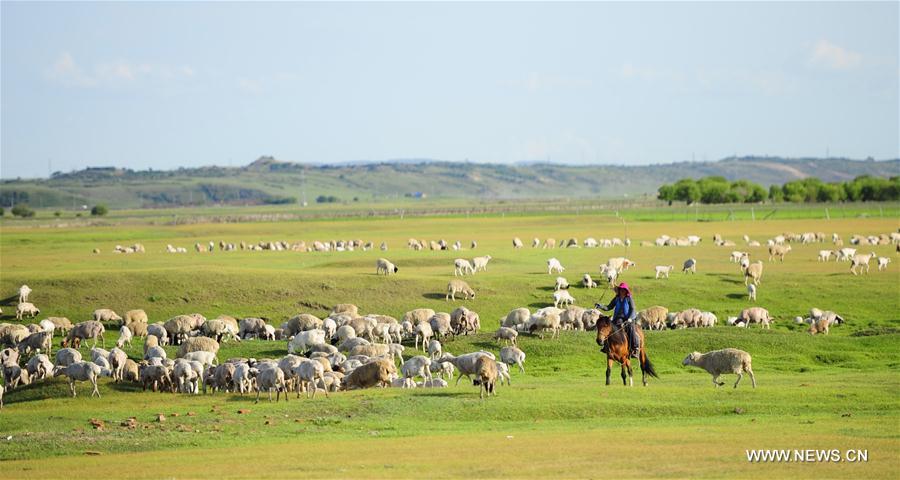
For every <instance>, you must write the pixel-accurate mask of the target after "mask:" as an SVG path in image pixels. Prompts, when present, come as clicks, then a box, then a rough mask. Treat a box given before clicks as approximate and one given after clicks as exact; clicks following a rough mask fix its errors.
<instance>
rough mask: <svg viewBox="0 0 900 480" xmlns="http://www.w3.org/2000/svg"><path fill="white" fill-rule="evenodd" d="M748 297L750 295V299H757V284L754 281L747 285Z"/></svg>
mask: <svg viewBox="0 0 900 480" xmlns="http://www.w3.org/2000/svg"><path fill="white" fill-rule="evenodd" d="M747 297H748V300H751V301H754V302H755V301H756V285H754V284H752V283H751V284H750V285H747Z"/></svg>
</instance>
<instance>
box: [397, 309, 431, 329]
mask: <svg viewBox="0 0 900 480" xmlns="http://www.w3.org/2000/svg"><path fill="white" fill-rule="evenodd" d="M433 315H434V310H432V309H430V308H417V309H415V310H410V311H408V312H406V313H404V314H403V321H405V322H409V323H411V324H413V325H418V324H419V323H421V322H427V321H428V319H429V318H431V317H432V316H433Z"/></svg>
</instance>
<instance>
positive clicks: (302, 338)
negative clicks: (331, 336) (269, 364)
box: [288, 329, 326, 353]
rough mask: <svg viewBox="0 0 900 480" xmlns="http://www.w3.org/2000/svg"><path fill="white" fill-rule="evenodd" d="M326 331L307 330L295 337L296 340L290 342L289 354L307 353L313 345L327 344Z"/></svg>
mask: <svg viewBox="0 0 900 480" xmlns="http://www.w3.org/2000/svg"><path fill="white" fill-rule="evenodd" d="M325 338H326V337H325V331H324V330H318V329H316V330H306V331H304V332H299V333H297V334H296V335H294V338H292V339H291V341H290V342H288V353H305V352H306V351H308V350H309V349H310V347H312V346H313V345H322V344H324V343H325Z"/></svg>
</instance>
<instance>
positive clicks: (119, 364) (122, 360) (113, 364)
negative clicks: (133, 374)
mask: <svg viewBox="0 0 900 480" xmlns="http://www.w3.org/2000/svg"><path fill="white" fill-rule="evenodd" d="M106 358H107V361H108V362H109V367H110V370H111V371H112V378H113V381H114V382H117V383H118V381H119V380H124V376H125V366H126V364H127V363H128V355H126V354H125V352H124V351H123V350H122V349H121V348H119V347H115V348H113V349H112V350H110V351H109V355H108V356H107V357H106Z"/></svg>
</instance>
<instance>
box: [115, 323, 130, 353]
mask: <svg viewBox="0 0 900 480" xmlns="http://www.w3.org/2000/svg"><path fill="white" fill-rule="evenodd" d="M132 338H134V335H132V333H131V329H130V328H128V327H126V326H125V325H122V326H121V327H119V339H118V340H116V346H117V347H119V348H122V347H124V346H125V345H128V346H129V347H130V346H131V339H132Z"/></svg>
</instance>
